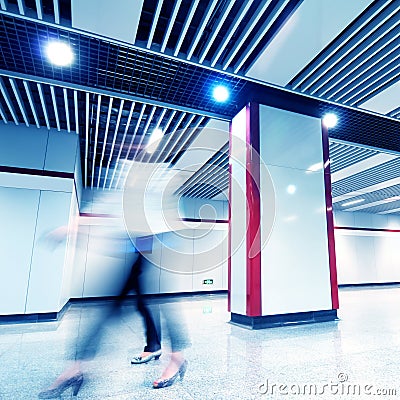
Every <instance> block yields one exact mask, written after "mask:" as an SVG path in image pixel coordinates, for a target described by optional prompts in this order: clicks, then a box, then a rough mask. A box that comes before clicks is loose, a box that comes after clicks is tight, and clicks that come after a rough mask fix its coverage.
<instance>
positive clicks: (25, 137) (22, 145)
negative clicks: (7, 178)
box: [0, 122, 48, 169]
mask: <svg viewBox="0 0 400 400" xmlns="http://www.w3.org/2000/svg"><path fill="white" fill-rule="evenodd" d="M47 137H48V130H47V129H45V128H40V129H37V128H32V127H27V126H25V125H18V126H16V125H14V124H7V125H5V124H4V123H3V122H0V160H1V161H0V165H5V166H12V167H20V168H31V169H43V165H44V157H45V151H46V143H47Z"/></svg>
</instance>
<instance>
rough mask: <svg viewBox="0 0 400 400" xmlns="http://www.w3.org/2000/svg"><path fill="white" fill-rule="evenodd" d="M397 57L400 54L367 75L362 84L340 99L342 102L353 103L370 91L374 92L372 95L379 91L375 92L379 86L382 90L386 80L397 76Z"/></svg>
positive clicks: (399, 56)
mask: <svg viewBox="0 0 400 400" xmlns="http://www.w3.org/2000/svg"><path fill="white" fill-rule="evenodd" d="M399 58H400V55H398V56H397V57H396V58H395V59H394V60H393V61H391V62H390V64H388V65H386V66H385V67H384V68H382V69H381V70H379V71H377V73H376V74H374V75H372V76H369V77H367V79H365V80H364V81H362V84H363V85H362V86H360V85H358V86H357V87H356V88H354V90H352V91H351V92H350V93H348V94H347V95H346V96H344V97H342V99H343V100H342V101H343V102H344V103H350V104H355V103H358V102H360V101H361V100H362V99H363V98H364V97H366V96H368V95H369V94H371V93H374V96H375V95H376V94H377V93H379V92H377V89H378V88H381V90H382V87H385V86H386V84H387V83H388V82H390V81H392V79H393V77H396V76H398V73H399V71H400V69H399V65H400V64H399V62H398V59H399ZM357 88H358V89H357Z"/></svg>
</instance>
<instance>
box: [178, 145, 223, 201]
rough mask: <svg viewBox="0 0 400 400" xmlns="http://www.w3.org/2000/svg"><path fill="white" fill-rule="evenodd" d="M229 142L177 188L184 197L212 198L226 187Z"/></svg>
mask: <svg viewBox="0 0 400 400" xmlns="http://www.w3.org/2000/svg"><path fill="white" fill-rule="evenodd" d="M228 152H229V144H228V143H226V144H225V145H224V146H222V147H221V148H220V149H219V150H218V151H217V152H216V153H215V154H214V155H213V156H212V157H210V158H209V159H208V160H207V161H206V162H205V163H204V165H203V166H202V167H201V168H200V169H198V170H197V171H196V172H195V173H194V174H193V175H192V176H191V177H190V178H189V179H188V180H187V181H186V182H184V184H183V185H182V186H181V187H180V188H179V190H177V194H179V195H181V196H185V197H204V198H213V197H214V196H216V195H218V194H219V193H221V192H223V191H224V190H226V189H227V188H228V184H229V175H228V166H229V155H228Z"/></svg>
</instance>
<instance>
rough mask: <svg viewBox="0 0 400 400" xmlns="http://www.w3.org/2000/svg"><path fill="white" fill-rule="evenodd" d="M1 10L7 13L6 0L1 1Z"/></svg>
mask: <svg viewBox="0 0 400 400" xmlns="http://www.w3.org/2000/svg"><path fill="white" fill-rule="evenodd" d="M0 6H1V9H2V10H4V11H7V7H6V0H0Z"/></svg>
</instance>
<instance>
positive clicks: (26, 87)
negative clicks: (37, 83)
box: [22, 81, 40, 128]
mask: <svg viewBox="0 0 400 400" xmlns="http://www.w3.org/2000/svg"><path fill="white" fill-rule="evenodd" d="M22 83H23V84H24V88H25V92H26V96H27V97H28V101H29V105H30V106H31V110H32V114H33V118H34V119H35V123H36V126H37V127H38V128H40V122H39V118H38V116H37V112H36V109H35V105H34V104H33V99H32V93H31V89H30V87H29V83H28V82H27V81H22Z"/></svg>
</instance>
